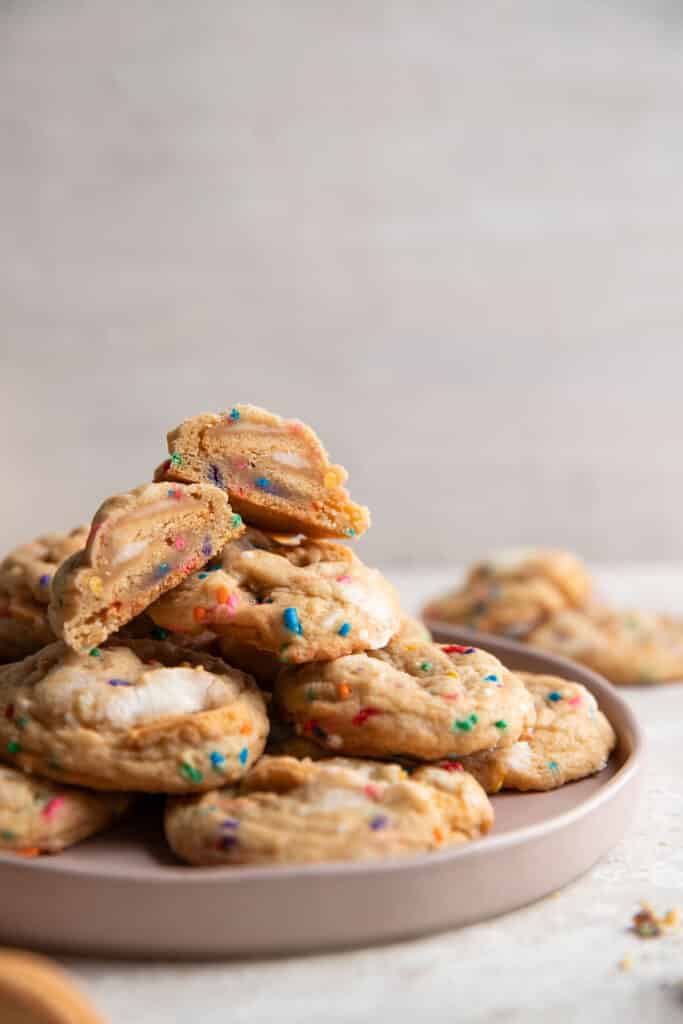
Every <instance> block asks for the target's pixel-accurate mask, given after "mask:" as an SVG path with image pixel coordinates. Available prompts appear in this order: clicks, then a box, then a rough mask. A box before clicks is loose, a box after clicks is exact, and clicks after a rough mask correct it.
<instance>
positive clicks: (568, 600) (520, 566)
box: [424, 548, 592, 639]
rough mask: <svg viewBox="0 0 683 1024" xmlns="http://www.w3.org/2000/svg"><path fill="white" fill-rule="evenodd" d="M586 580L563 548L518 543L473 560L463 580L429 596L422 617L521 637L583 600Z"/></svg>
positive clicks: (580, 566)
mask: <svg viewBox="0 0 683 1024" xmlns="http://www.w3.org/2000/svg"><path fill="white" fill-rule="evenodd" d="M591 587H592V581H591V578H590V576H589V575H588V572H587V570H586V568H585V567H584V565H583V564H582V563H581V562H580V561H579V559H578V558H576V557H575V556H574V555H572V554H571V553H570V552H568V551H556V550H552V549H543V548H522V549H510V550H509V551H502V552H500V553H499V554H498V555H495V556H493V557H492V558H489V559H486V560H484V561H481V562H477V563H475V565H473V566H472V568H471V569H470V570H469V572H468V573H467V576H466V578H465V582H464V584H463V585H462V586H461V587H459V588H457V589H455V590H452V591H450V592H449V593H448V594H445V595H444V596H443V597H440V598H437V599H435V600H434V601H431V602H430V603H429V604H428V605H427V607H426V608H425V611H424V614H425V617H426V618H427V619H431V620H438V621H441V622H449V623H457V624H460V625H464V626H468V627H470V628H472V629H477V630H480V631H482V632H486V633H501V634H503V635H506V636H510V637H517V638H520V639H523V638H524V637H525V636H527V635H528V633H529V632H530V631H531V630H532V629H534V628H535V627H536V626H538V625H539V624H541V623H543V622H545V621H547V619H548V618H550V617H551V616H553V615H555V614H556V613H557V612H559V611H562V610H563V609H565V608H575V607H580V606H582V605H583V604H584V603H586V602H587V601H588V600H589V597H590V592H591Z"/></svg>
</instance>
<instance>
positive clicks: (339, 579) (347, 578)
mask: <svg viewBox="0 0 683 1024" xmlns="http://www.w3.org/2000/svg"><path fill="white" fill-rule="evenodd" d="M351 579H352V577H351V576H349V574H348V573H346V572H345V573H344V575H343V576H337V583H350V582H351Z"/></svg>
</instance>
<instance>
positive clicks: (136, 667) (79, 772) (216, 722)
mask: <svg viewBox="0 0 683 1024" xmlns="http://www.w3.org/2000/svg"><path fill="white" fill-rule="evenodd" d="M267 735H268V717H267V714H266V708H265V701H264V698H263V696H262V694H261V693H260V691H259V690H258V688H257V686H256V684H255V682H254V680H253V679H252V678H251V677H250V676H247V675H246V674H245V673H243V672H240V671H239V670H238V669H234V668H231V667H230V666H228V665H226V664H225V663H224V662H223V661H221V660H220V659H218V658H213V657H211V656H210V655H208V654H206V653H204V652H197V651H190V650H184V649H180V648H177V647H174V646H173V645H172V644H168V643H156V642H154V641H148V640H131V641H128V642H127V643H126V644H125V645H124V644H123V642H122V641H119V642H115V643H114V642H112V643H110V644H108V645H107V646H105V647H102V648H93V649H92V650H91V652H90V654H79V653H77V652H75V651H73V650H71V649H70V648H69V647H67V646H66V644H64V643H62V642H57V643H54V644H51V645H50V646H49V647H45V648H44V649H43V650H42V651H39V652H38V653H37V654H34V655H32V656H31V657H29V658H26V659H25V660H24V661H21V662H16V663H15V664H13V665H7V666H5V667H4V668H0V759H1V760H3V761H5V762H7V763H9V764H13V765H16V766H18V767H20V768H22V769H24V770H26V771H30V772H35V773H36V774H37V775H41V776H45V777H46V778H51V779H55V780H56V781H58V782H67V783H71V784H73V785H77V786H86V787H88V788H89V789H104V790H141V791H143V792H149V793H184V792H192V791H193V790H203V789H210V788H212V787H215V786H216V785H222V784H223V782H224V781H232V780H234V779H237V778H240V777H241V776H242V775H243V774H244V773H245V772H246V771H247V768H248V767H249V766H250V765H251V764H252V762H253V761H254V759H255V758H257V757H259V756H260V754H261V752H262V751H263V748H264V746H265V742H266V736H267Z"/></svg>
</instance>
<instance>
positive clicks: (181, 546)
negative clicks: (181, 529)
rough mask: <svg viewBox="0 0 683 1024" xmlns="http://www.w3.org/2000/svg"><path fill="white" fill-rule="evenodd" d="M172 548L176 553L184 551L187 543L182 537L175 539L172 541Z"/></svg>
mask: <svg viewBox="0 0 683 1024" xmlns="http://www.w3.org/2000/svg"><path fill="white" fill-rule="evenodd" d="M173 547H174V548H175V549H176V551H184V550H185V548H186V547H187V541H186V540H185V538H184V537H176V539H175V540H174V541H173Z"/></svg>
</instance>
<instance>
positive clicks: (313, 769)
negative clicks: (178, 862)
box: [166, 757, 493, 866]
mask: <svg viewBox="0 0 683 1024" xmlns="http://www.w3.org/2000/svg"><path fill="white" fill-rule="evenodd" d="M492 823H493V810H492V808H491V805H490V803H489V801H488V799H487V797H486V794H485V793H484V791H483V790H482V789H481V787H480V786H479V784H478V783H477V782H476V781H475V780H474V779H473V778H472V777H471V776H469V775H467V774H466V773H464V772H463V773H459V774H458V775H454V774H451V773H448V772H445V771H439V770H438V769H435V768H430V769H418V770H417V771H416V772H415V773H414V774H413V775H411V776H408V774H407V773H406V771H405V770H404V769H403V768H401V767H400V766H399V765H396V764H379V763H372V762H367V761H357V760H353V759H347V758H332V759H330V760H327V761H316V762H313V761H310V760H303V761H298V760H296V759H294V758H292V757H264V758H262V759H261V760H260V761H259V763H258V764H257V765H256V766H255V768H253V769H252V771H251V772H250V773H249V775H248V776H247V777H245V779H244V780H243V781H242V782H241V783H240V784H239V785H237V786H235V787H226V788H225V789H222V790H217V791H215V792H213V793H206V794H204V796H202V797H199V798H187V799H182V798H181V799H173V800H170V801H169V804H168V807H167V811H166V836H167V838H168V841H169V844H170V845H171V847H172V849H173V850H174V852H175V853H176V854H177V856H178V857H180V858H181V859H182V860H185V861H187V862H188V863H189V864H195V865H217V864H225V865H231V866H236V865H240V864H294V863H315V862H321V861H343V860H363V859H366V858H377V857H395V856H400V855H405V854H410V853H413V854H415V853H424V852H428V851H431V850H438V849H442V848H444V847H447V846H451V845H454V844H457V843H463V842H466V841H467V840H470V839H476V838H477V837H478V836H481V835H484V834H485V833H486V832H488V831H489V829H490V828H491V825H492Z"/></svg>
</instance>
